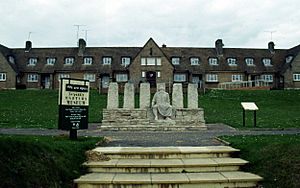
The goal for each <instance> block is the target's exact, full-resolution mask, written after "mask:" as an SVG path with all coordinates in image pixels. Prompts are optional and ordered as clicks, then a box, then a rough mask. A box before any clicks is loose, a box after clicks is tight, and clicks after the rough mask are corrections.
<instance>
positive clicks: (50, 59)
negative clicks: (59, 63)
mask: <svg viewBox="0 0 300 188" xmlns="http://www.w3.org/2000/svg"><path fill="white" fill-rule="evenodd" d="M55 62H56V58H55V57H47V59H46V64H47V65H54V64H55Z"/></svg>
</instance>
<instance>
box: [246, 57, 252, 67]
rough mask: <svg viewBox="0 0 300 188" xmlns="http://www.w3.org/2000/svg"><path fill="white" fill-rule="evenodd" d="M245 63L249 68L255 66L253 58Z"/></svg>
mask: <svg viewBox="0 0 300 188" xmlns="http://www.w3.org/2000/svg"><path fill="white" fill-rule="evenodd" d="M245 63H246V65H247V66H254V59H253V58H246V59H245Z"/></svg>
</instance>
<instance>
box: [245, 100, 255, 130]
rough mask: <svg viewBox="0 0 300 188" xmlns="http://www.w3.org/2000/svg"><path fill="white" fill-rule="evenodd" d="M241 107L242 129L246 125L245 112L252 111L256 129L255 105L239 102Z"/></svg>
mask: <svg viewBox="0 0 300 188" xmlns="http://www.w3.org/2000/svg"><path fill="white" fill-rule="evenodd" d="M241 105H242V107H243V127H245V125H246V120H245V118H246V117H245V114H246V110H249V111H253V124H254V127H256V111H257V110H258V107H257V106H256V104H255V103H254V102H241Z"/></svg>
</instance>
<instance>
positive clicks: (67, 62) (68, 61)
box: [65, 57, 75, 65]
mask: <svg viewBox="0 0 300 188" xmlns="http://www.w3.org/2000/svg"><path fill="white" fill-rule="evenodd" d="M74 61H75V59H74V57H67V58H65V65H73V64H74Z"/></svg>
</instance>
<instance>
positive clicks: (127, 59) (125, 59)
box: [121, 57, 130, 67]
mask: <svg viewBox="0 0 300 188" xmlns="http://www.w3.org/2000/svg"><path fill="white" fill-rule="evenodd" d="M121 65H122V66H124V67H127V66H128V65H130V57H122V59H121Z"/></svg>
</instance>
